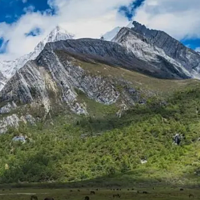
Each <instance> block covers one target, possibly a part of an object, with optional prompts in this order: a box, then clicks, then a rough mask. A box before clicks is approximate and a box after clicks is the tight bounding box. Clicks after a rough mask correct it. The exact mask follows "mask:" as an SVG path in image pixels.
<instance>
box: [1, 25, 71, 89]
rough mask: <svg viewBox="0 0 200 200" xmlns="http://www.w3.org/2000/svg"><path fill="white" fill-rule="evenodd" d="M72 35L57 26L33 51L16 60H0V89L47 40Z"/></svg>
mask: <svg viewBox="0 0 200 200" xmlns="http://www.w3.org/2000/svg"><path fill="white" fill-rule="evenodd" d="M73 37H74V36H73V35H72V34H70V33H68V32H67V31H66V30H64V29H62V28H60V27H59V26H57V27H56V28H55V29H54V30H53V31H51V33H50V34H49V35H48V36H47V37H46V38H45V39H44V40H43V41H42V42H40V43H39V44H38V45H37V46H36V47H35V49H34V51H33V52H31V53H29V54H26V55H24V56H22V57H20V58H18V59H16V60H11V61H0V90H2V88H3V86H4V85H5V83H6V82H7V81H8V80H9V79H10V78H11V77H12V76H13V75H14V74H15V72H16V71H17V70H18V69H20V68H21V67H23V66H24V65H25V64H26V62H28V61H30V60H34V59H35V58H36V57H37V56H38V55H39V54H40V53H41V52H42V50H43V49H44V47H45V45H46V44H47V43H48V42H56V41H60V40H67V39H72V38H73Z"/></svg>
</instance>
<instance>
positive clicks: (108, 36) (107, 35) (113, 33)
mask: <svg viewBox="0 0 200 200" xmlns="http://www.w3.org/2000/svg"><path fill="white" fill-rule="evenodd" d="M121 28H122V27H116V28H114V29H113V30H111V31H109V32H107V33H105V34H104V35H103V36H102V37H103V39H104V40H106V41H111V40H112V39H113V38H114V37H115V36H116V35H117V33H118V32H119V31H120V29H121Z"/></svg>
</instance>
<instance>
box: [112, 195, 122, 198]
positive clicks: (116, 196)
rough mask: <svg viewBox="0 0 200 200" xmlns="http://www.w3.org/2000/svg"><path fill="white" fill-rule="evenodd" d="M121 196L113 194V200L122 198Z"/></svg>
mask: <svg viewBox="0 0 200 200" xmlns="http://www.w3.org/2000/svg"><path fill="white" fill-rule="evenodd" d="M120 197H121V195H120V194H113V198H120Z"/></svg>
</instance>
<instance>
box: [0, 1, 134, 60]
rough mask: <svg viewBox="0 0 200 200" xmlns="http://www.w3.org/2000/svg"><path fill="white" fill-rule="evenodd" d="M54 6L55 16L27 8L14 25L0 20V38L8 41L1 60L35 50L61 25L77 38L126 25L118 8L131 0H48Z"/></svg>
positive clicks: (99, 33)
mask: <svg viewBox="0 0 200 200" xmlns="http://www.w3.org/2000/svg"><path fill="white" fill-rule="evenodd" d="M48 2H49V4H50V5H51V6H52V7H54V8H57V9H56V10H57V15H54V16H52V15H49V14H48V12H46V13H41V12H33V9H30V8H27V9H25V10H26V14H25V15H23V16H22V17H21V18H20V19H19V20H18V21H17V22H16V23H14V24H11V25H9V24H5V23H0V37H4V39H5V40H9V44H8V47H7V52H6V53H5V54H2V55H0V59H1V60H5V59H6V60H7V59H14V58H16V57H19V56H21V55H24V54H26V53H28V52H30V51H32V50H33V49H34V47H35V46H36V44H37V43H38V42H40V41H41V40H42V39H43V38H44V37H45V36H46V35H48V33H49V32H50V31H51V30H52V29H53V28H54V27H55V26H56V25H60V26H61V27H62V28H64V29H66V30H67V31H68V32H71V33H73V34H75V35H76V37H79V38H80V37H91V38H99V37H100V36H101V35H102V34H104V33H105V32H107V31H108V30H111V29H112V28H114V27H116V26H123V25H126V24H127V19H126V18H125V17H124V16H122V15H120V14H119V13H118V12H117V11H118V8H119V7H120V6H121V5H129V4H130V3H131V2H132V0H109V1H108V0H49V1H48ZM38 27H39V28H40V29H41V30H42V33H41V35H39V36H36V37H31V36H29V37H26V35H25V33H28V32H30V31H31V30H33V29H35V28H38Z"/></svg>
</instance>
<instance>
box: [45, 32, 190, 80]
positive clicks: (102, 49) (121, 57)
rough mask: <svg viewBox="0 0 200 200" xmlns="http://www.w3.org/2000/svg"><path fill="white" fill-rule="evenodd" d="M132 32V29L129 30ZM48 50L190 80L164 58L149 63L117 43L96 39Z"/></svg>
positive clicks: (60, 45) (57, 45)
mask: <svg viewBox="0 0 200 200" xmlns="http://www.w3.org/2000/svg"><path fill="white" fill-rule="evenodd" d="M129 30H130V29H129ZM46 48H49V49H50V48H51V49H52V50H54V51H55V50H56V51H58V50H59V51H65V52H66V53H68V54H69V55H72V56H75V57H77V58H79V59H82V60H85V61H91V60H93V61H98V62H101V63H106V64H109V65H112V66H120V67H123V68H126V69H129V70H134V71H138V72H141V73H144V74H147V75H151V76H154V77H159V78H170V79H182V78H188V77H189V76H188V74H187V73H185V72H183V70H179V69H178V70H177V67H178V66H177V65H174V63H172V62H169V60H167V59H165V58H163V57H161V56H160V57H157V58H159V62H155V60H154V61H152V62H149V60H145V59H142V58H139V57H137V56H136V55H135V54H134V53H133V52H131V51H130V50H129V49H127V48H126V47H124V46H122V45H119V44H117V43H116V42H108V41H103V40H95V39H79V40H67V41H60V42H55V43H51V44H47V46H46Z"/></svg>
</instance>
